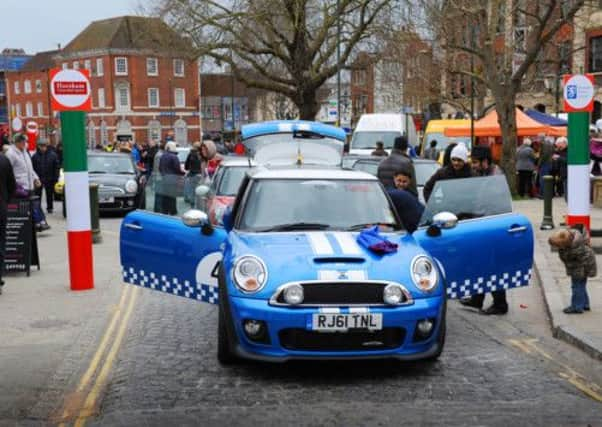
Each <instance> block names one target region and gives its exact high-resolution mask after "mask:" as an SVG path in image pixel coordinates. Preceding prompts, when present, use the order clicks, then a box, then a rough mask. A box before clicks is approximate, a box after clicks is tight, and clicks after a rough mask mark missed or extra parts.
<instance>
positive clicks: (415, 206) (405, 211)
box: [387, 189, 424, 233]
mask: <svg viewBox="0 0 602 427" xmlns="http://www.w3.org/2000/svg"><path fill="white" fill-rule="evenodd" d="M387 192H388V193H389V197H390V198H391V201H392V202H393V206H395V210H396V211H397V215H399V219H401V223H402V224H403V226H404V228H405V229H406V230H408V232H409V233H413V232H414V231H416V229H417V228H418V224H419V223H420V218H421V217H422V213H423V212H424V206H422V204H421V203H420V202H419V201H418V199H417V198H416V196H414V195H413V194H411V193H410V192H409V191H407V190H400V189H388V190H387Z"/></svg>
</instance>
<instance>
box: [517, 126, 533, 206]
mask: <svg viewBox="0 0 602 427" xmlns="http://www.w3.org/2000/svg"><path fill="white" fill-rule="evenodd" d="M535 162H536V157H535V152H534V151H533V148H531V140H530V139H529V138H525V139H524V140H523V143H522V144H521V146H520V147H518V149H517V150H516V170H517V171H518V195H519V196H520V197H525V195H527V196H529V197H530V196H531V188H532V187H533V171H534V170H535V168H536V166H535Z"/></svg>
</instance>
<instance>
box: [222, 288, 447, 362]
mask: <svg viewBox="0 0 602 427" xmlns="http://www.w3.org/2000/svg"><path fill="white" fill-rule="evenodd" d="M444 298H445V297H444V296H438V297H431V298H423V299H417V300H415V301H414V304H412V305H409V306H402V307H394V308H389V307H371V308H370V312H371V313H382V314H383V324H382V326H383V330H385V329H387V328H396V329H397V330H399V329H402V330H403V338H402V339H401V341H400V345H398V346H396V347H394V348H386V349H385V348H366V349H361V350H359V349H354V350H325V351H323V350H320V349H312V350H299V349H290V347H289V348H286V347H285V346H284V345H283V343H282V342H281V336H283V335H281V332H282V331H284V330H291V329H295V330H306V331H308V333H310V334H311V323H310V322H309V320H308V319H311V316H312V314H313V313H317V312H319V309H317V308H288V307H274V306H270V305H269V304H268V302H267V301H265V300H258V299H251V298H240V297H230V298H229V304H228V306H229V309H230V313H231V319H232V323H233V326H234V330H235V332H236V340H234V341H235V342H236V344H235V346H234V349H233V350H234V351H235V352H236V354H237V355H238V356H240V357H243V358H246V359H255V360H261V361H270V362H285V361H287V360H292V359H306V360H307V359H310V360H313V359H376V358H395V359H401V360H417V359H424V358H428V357H430V356H433V355H434V354H436V353H437V351H438V342H437V336H438V332H439V327H440V325H441V324H442V319H443V317H444V316H445V312H444V310H445V300H444ZM342 312H344V310H342ZM426 318H429V319H436V320H435V326H434V328H433V331H432V333H431V335H430V336H429V337H428V338H427V339H423V340H420V341H415V339H414V333H415V329H416V324H417V322H418V321H420V320H422V319H426ZM245 319H254V320H262V321H264V322H265V323H266V324H267V327H268V334H269V344H261V343H256V342H253V341H251V340H250V339H249V338H248V337H247V336H246V334H245V333H244V330H243V326H242V324H243V320H245ZM313 334H316V333H315V332H314V333H313ZM320 334H325V336H328V335H329V334H331V333H330V332H322V333H320ZM341 334H345V333H338V335H339V337H338V338H342V339H345V337H344V336H343V337H341ZM326 339H327V338H326Z"/></svg>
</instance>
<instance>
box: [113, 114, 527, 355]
mask: <svg viewBox="0 0 602 427" xmlns="http://www.w3.org/2000/svg"><path fill="white" fill-rule="evenodd" d="M248 126H249V127H243V128H242V135H243V138H244V139H245V143H252V142H254V141H251V140H253V139H255V138H258V139H262V140H263V142H265V141H267V140H269V141H270V142H271V143H270V144H269V146H267V148H266V150H263V149H261V148H260V149H257V150H255V158H256V160H257V159H258V158H263V162H262V166H258V167H256V168H253V169H251V170H249V171H248V172H247V173H246V175H245V177H244V179H243V181H242V183H241V185H240V190H239V192H238V195H237V197H236V200H235V202H234V204H233V206H232V208H231V209H229V210H228V212H227V213H226V214H225V215H224V218H223V227H218V226H213V225H212V224H211V223H210V221H209V217H208V215H207V214H206V213H204V212H201V211H198V210H191V211H188V212H186V213H184V215H183V216H182V217H181V218H177V217H173V216H165V215H157V214H153V213H149V212H144V211H141V210H137V211H135V212H132V213H130V214H128V215H127V216H126V218H125V219H124V221H123V222H122V226H121V234H120V253H121V266H122V271H123V278H124V281H125V282H126V283H130V284H135V285H139V286H143V287H147V288H150V289H155V290H159V291H162V292H165V293H168V294H172V295H179V296H182V297H186V298H190V299H193V300H197V301H205V302H209V303H213V304H217V305H218V307H219V309H218V311H217V316H218V319H217V357H218V359H219V361H220V362H221V363H233V362H235V361H236V360H237V359H238V358H247V359H255V360H262V361H275V362H282V361H286V360H290V359H358V358H359V359H361V358H375V357H380V358H397V359H401V360H416V359H426V360H433V359H436V358H437V357H439V355H440V354H441V352H442V351H443V348H444V344H445V336H446V301H447V297H449V298H459V297H463V296H470V295H472V294H474V293H483V292H490V291H492V290H495V289H502V288H504V289H507V288H513V287H517V286H524V285H527V284H528V282H529V278H530V275H531V266H532V261H533V232H532V227H531V223H530V222H529V220H528V219H527V218H525V217H524V216H522V215H520V214H516V213H513V212H512V200H511V197H510V192H509V190H508V187H507V185H506V181H505V179H504V178H503V176H502V177H500V176H492V177H480V178H468V179H462V180H454V181H440V182H438V183H437V186H436V187H435V189H434V192H433V196H432V197H431V198H430V200H429V205H427V207H426V213H425V215H424V218H423V219H424V223H423V224H422V225H421V227H420V228H419V229H418V230H416V231H415V232H414V233H411V234H410V233H408V232H406V231H404V228H403V224H402V223H401V222H400V220H399V218H398V216H397V214H396V212H395V210H394V207H393V206H392V204H391V202H390V200H389V198H388V197H387V196H386V193H385V192H384V190H383V187H382V186H381V185H380V184H379V182H378V180H377V178H376V177H374V176H372V175H370V174H367V173H364V172H360V171H354V170H344V169H341V168H340V167H339V166H338V163H337V165H336V166H331V165H330V164H329V162H324V163H319V164H315V163H314V164H306V163H303V160H301V159H308V158H311V159H313V160H319V159H318V157H319V156H318V153H319V151H320V150H321V149H322V148H324V152H327V156H326V157H327V158H328V160H332V154H333V152H334V151H335V150H337V149H339V148H340V152H341V154H342V147H343V142H342V141H343V140H344V133H343V132H342V131H341V130H340V129H338V128H334V127H331V126H326V125H323V124H314V123H311V122H297V121H295V122H272V123H266V124H257V125H248ZM275 141H280V142H275ZM268 154H275V155H278V156H280V158H279V159H278V160H279V161H270V160H269V159H268ZM287 157H288V162H287V161H285V159H286V158H287ZM339 162H340V159H339ZM268 164H269V165H270V166H266V165H268ZM465 219H470V221H465ZM373 224H378V225H379V226H378V229H374V228H373V227H372V225H373ZM368 231H369V232H368ZM374 233H377V234H374ZM360 234H361V235H362V236H363V237H366V234H369V235H371V236H372V239H375V240H376V241H377V242H381V243H382V242H383V241H384V240H385V239H386V240H388V241H389V245H388V247H389V249H390V250H391V252H390V253H388V254H387V255H384V256H383V255H382V254H379V253H377V252H376V249H375V248H374V249H373V248H372V246H370V244H368V243H369V242H368V243H365V242H364V240H362V239H358V238H359V236H360ZM484 242H486V244H484ZM395 245H396V246H395ZM167 254H172V256H166V255H167ZM458 254H462V256H461V257H460V256H458ZM466 260H470V262H466Z"/></svg>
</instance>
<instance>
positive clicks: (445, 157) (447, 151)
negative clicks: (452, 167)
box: [443, 142, 458, 166]
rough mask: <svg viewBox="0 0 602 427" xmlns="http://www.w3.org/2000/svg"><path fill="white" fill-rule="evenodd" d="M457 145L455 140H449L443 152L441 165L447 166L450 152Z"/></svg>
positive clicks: (449, 161)
mask: <svg viewBox="0 0 602 427" xmlns="http://www.w3.org/2000/svg"><path fill="white" fill-rule="evenodd" d="M456 145H458V143H457V142H450V143H449V144H448V146H447V147H445V151H444V152H443V166H448V165H449V164H450V163H451V152H452V150H453V149H454V148H455V146H456Z"/></svg>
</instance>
